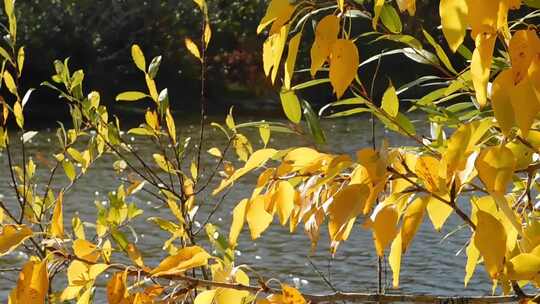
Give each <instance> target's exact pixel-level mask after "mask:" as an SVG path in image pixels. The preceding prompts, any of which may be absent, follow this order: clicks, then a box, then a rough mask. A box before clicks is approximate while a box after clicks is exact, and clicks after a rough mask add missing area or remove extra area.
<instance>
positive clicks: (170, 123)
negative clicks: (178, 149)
mask: <svg viewBox="0 0 540 304" xmlns="http://www.w3.org/2000/svg"><path fill="white" fill-rule="evenodd" d="M165 121H166V123H167V131H168V132H169V136H170V137H171V140H172V142H173V144H176V124H175V123H174V118H173V116H172V114H171V111H170V110H169V109H167V111H166V113H165Z"/></svg>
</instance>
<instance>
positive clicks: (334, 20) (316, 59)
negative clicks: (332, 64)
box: [310, 15, 339, 77]
mask: <svg viewBox="0 0 540 304" xmlns="http://www.w3.org/2000/svg"><path fill="white" fill-rule="evenodd" d="M338 33H339V19H338V17H336V16H334V15H328V16H325V17H324V18H323V19H321V21H319V23H318V24H317V27H316V29H315V41H314V42H313V45H312V46H311V68H310V72H311V76H312V77H314V76H315V74H316V73H317V71H318V70H319V69H320V68H321V67H322V65H323V64H324V63H325V61H326V58H328V56H330V53H331V51H332V46H333V45H334V42H336V40H337V36H338Z"/></svg>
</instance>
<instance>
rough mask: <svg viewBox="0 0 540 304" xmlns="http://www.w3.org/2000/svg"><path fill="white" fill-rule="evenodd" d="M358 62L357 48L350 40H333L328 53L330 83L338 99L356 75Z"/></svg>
mask: <svg viewBox="0 0 540 304" xmlns="http://www.w3.org/2000/svg"><path fill="white" fill-rule="evenodd" d="M359 63H360V59H359V57H358V48H357V47H356V45H355V44H354V42H353V41H352V40H348V39H338V40H337V41H336V42H334V44H333V45H332V50H331V55H330V83H331V84H332V87H333V88H334V92H335V93H336V95H337V98H338V99H339V98H341V96H343V94H344V93H345V91H346V90H347V88H348V87H349V85H350V84H351V83H352V82H353V80H354V78H355V77H356V72H357V71H358V65H359Z"/></svg>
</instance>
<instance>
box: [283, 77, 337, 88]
mask: <svg viewBox="0 0 540 304" xmlns="http://www.w3.org/2000/svg"><path fill="white" fill-rule="evenodd" d="M327 82H330V78H322V79H313V80H310V81H306V82H304V83H300V84H297V85H295V86H294V87H292V88H291V90H293V91H296V90H302V89H306V88H309V87H313V86H316V85H319V84H321V83H327Z"/></svg>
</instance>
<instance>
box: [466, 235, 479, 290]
mask: <svg viewBox="0 0 540 304" xmlns="http://www.w3.org/2000/svg"><path fill="white" fill-rule="evenodd" d="M466 253H467V264H466V265H465V278H464V279H463V283H464V285H465V287H467V284H469V281H470V280H471V278H472V276H473V274H474V270H475V269H476V264H477V263H478V259H480V252H479V251H478V249H477V248H476V246H474V236H473V237H472V238H471V241H470V242H469V245H467V249H466Z"/></svg>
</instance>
